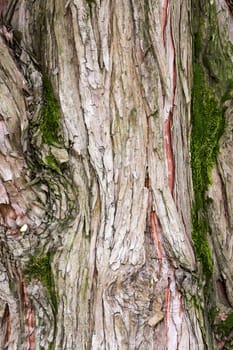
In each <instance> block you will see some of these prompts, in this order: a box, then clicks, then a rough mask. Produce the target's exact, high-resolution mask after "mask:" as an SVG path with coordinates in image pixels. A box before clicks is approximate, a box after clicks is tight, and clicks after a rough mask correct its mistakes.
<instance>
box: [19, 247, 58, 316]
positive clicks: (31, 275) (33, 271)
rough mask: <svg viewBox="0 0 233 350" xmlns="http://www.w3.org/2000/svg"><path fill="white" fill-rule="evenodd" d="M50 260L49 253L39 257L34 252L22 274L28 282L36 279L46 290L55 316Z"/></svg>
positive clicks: (55, 307)
mask: <svg viewBox="0 0 233 350" xmlns="http://www.w3.org/2000/svg"><path fill="white" fill-rule="evenodd" d="M51 258H52V256H51V253H46V254H44V255H41V254H40V253H39V252H36V253H35V255H32V256H31V258H30V260H29V262H28V263H27V266H26V267H25V271H24V272H25V275H26V277H27V279H28V281H32V280H33V279H38V280H39V281H40V282H41V283H42V284H43V286H44V287H45V288H46V290H47V292H48V298H49V302H50V304H51V307H52V310H53V313H54V315H55V314H56V313H57V297H56V292H55V286H54V280H53V274H52V269H51Z"/></svg>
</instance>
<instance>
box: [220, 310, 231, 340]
mask: <svg viewBox="0 0 233 350" xmlns="http://www.w3.org/2000/svg"><path fill="white" fill-rule="evenodd" d="M217 329H218V332H219V333H220V334H221V335H222V336H223V337H227V336H228V335H229V333H230V332H231V331H232V329H233V312H232V313H231V314H230V315H228V317H227V319H226V320H225V321H222V322H221V323H220V324H218V326H217Z"/></svg>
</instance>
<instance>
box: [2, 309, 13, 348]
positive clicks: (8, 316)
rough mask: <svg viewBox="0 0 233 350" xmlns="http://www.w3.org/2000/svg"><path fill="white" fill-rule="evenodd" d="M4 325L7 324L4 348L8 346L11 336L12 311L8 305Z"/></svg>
mask: <svg viewBox="0 0 233 350" xmlns="http://www.w3.org/2000/svg"><path fill="white" fill-rule="evenodd" d="M3 324H5V326H6V328H5V338H4V348H5V346H6V347H7V346H8V342H9V340H10V336H11V317H10V310H9V306H8V304H7V305H6V308H5V312H4V316H3Z"/></svg>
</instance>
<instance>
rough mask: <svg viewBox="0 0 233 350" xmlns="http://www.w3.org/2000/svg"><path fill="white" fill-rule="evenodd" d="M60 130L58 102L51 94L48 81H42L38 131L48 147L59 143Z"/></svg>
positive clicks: (51, 90) (45, 79)
mask: <svg viewBox="0 0 233 350" xmlns="http://www.w3.org/2000/svg"><path fill="white" fill-rule="evenodd" d="M60 129H61V116H60V111H59V105H58V102H57V100H56V98H55V96H54V94H53V89H52V85H51V83H50V81H49V80H48V79H47V78H44V80H43V108H42V121H41V124H40V130H41V133H42V138H43V141H44V142H45V143H46V144H48V145H53V144H58V143H59V141H60V140H59V132H60Z"/></svg>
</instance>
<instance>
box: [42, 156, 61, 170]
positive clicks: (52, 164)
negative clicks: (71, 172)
mask: <svg viewBox="0 0 233 350" xmlns="http://www.w3.org/2000/svg"><path fill="white" fill-rule="evenodd" d="M44 162H45V164H46V165H47V166H48V167H49V168H50V169H51V170H53V171H56V172H57V173H58V174H60V175H61V170H60V168H59V164H58V162H57V160H56V158H55V157H54V156H53V155H52V154H49V155H47V156H46V157H45V159H44Z"/></svg>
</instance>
